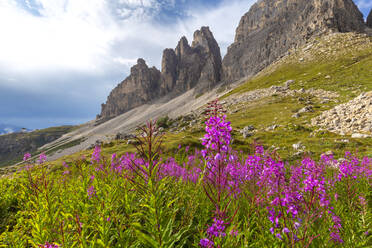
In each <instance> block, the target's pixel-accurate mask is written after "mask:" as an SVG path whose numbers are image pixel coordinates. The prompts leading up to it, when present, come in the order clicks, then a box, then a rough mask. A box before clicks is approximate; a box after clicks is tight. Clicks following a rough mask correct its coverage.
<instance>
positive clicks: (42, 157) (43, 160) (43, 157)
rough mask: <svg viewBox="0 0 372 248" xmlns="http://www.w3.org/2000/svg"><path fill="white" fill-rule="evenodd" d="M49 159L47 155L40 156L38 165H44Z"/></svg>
mask: <svg viewBox="0 0 372 248" xmlns="http://www.w3.org/2000/svg"><path fill="white" fill-rule="evenodd" d="M46 159H47V157H46V155H45V153H41V154H40V156H39V159H38V163H39V164H42V163H44V162H45V161H46Z"/></svg>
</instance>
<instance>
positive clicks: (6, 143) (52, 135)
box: [0, 126, 76, 167]
mask: <svg viewBox="0 0 372 248" xmlns="http://www.w3.org/2000/svg"><path fill="white" fill-rule="evenodd" d="M75 128H76V127H75V126H60V127H50V128H45V129H40V130H35V131H32V132H28V133H11V134H6V135H0V167H1V166H7V165H12V164H15V163H17V162H20V161H22V157H23V154H25V153H26V152H30V153H35V152H37V149H38V148H39V147H41V146H43V145H45V144H46V143H49V142H52V141H54V140H56V139H58V138H60V137H61V136H62V135H63V134H65V133H68V132H70V131H72V130H74V129H75Z"/></svg>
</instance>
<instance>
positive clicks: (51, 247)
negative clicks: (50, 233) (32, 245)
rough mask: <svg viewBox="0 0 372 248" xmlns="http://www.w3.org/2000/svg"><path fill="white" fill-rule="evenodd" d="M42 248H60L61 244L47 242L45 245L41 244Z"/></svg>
mask: <svg viewBox="0 0 372 248" xmlns="http://www.w3.org/2000/svg"><path fill="white" fill-rule="evenodd" d="M39 247H40V248H59V245H56V244H51V243H49V242H46V243H45V244H44V245H39Z"/></svg>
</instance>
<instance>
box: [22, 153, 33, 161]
mask: <svg viewBox="0 0 372 248" xmlns="http://www.w3.org/2000/svg"><path fill="white" fill-rule="evenodd" d="M30 158H31V154H30V153H25V155H24V156H23V161H27V160H29V159H30Z"/></svg>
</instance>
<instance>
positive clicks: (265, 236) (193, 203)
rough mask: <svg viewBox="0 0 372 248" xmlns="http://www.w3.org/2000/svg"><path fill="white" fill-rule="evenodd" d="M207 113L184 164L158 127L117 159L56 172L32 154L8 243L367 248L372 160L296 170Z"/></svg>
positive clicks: (3, 184) (348, 158)
mask: <svg viewBox="0 0 372 248" xmlns="http://www.w3.org/2000/svg"><path fill="white" fill-rule="evenodd" d="M206 117H207V118H206V121H205V125H206V128H205V131H206V134H205V135H204V137H203V138H202V145H203V149H202V150H197V149H195V151H192V149H190V147H182V146H181V145H180V146H179V147H178V150H179V153H181V151H182V153H183V154H182V156H174V157H170V158H167V157H165V156H163V155H162V153H161V144H162V133H161V132H159V130H158V129H157V125H156V122H150V123H148V124H147V125H146V126H144V127H141V128H139V133H138V135H137V136H136V143H135V146H136V147H137V152H136V153H126V154H120V153H114V154H112V155H111V156H110V157H108V158H107V157H105V156H103V153H102V148H101V147H99V146H97V147H95V149H94V150H93V152H92V155H91V157H89V158H86V157H81V158H79V159H77V160H76V161H66V162H64V163H62V166H60V170H59V169H54V171H50V170H49V168H48V166H47V165H48V164H47V161H46V160H47V159H46V156H45V154H41V155H40V157H39V159H38V160H37V161H36V163H35V164H32V163H31V162H30V160H31V155H30V154H25V156H24V161H25V163H26V166H27V167H26V170H24V171H22V172H20V174H19V176H17V177H14V178H13V179H9V180H8V179H1V180H0V193H1V194H0V199H1V204H3V205H1V204H0V210H1V211H2V210H4V209H9V210H11V211H15V212H14V213H11V214H9V215H7V216H6V218H5V221H7V220H8V219H9V222H8V224H7V225H8V226H9V227H8V226H7V227H5V228H4V227H3V226H2V225H0V231H1V232H0V233H1V234H0V244H1V245H2V244H4V245H5V246H9V247H45V248H56V247H95V246H97V245H100V246H102V247H178V246H180V247H181V246H183V247H197V246H199V247H205V248H215V247H245V246H247V244H249V245H251V246H252V247H265V246H267V244H272V245H273V246H277V247H284V246H285V247H320V246H322V247H323V246H327V245H329V246H331V247H333V246H335V245H339V244H343V245H345V246H348V247H368V244H369V243H368V242H370V224H369V223H371V222H370V221H371V216H372V215H371V209H370V208H368V204H369V199H370V187H371V179H372V178H371V175H372V170H371V167H372V159H371V158H367V157H365V158H361V159H360V158H358V157H356V156H353V155H352V154H351V153H348V152H347V153H346V154H345V157H344V158H343V159H342V160H336V159H334V158H333V157H332V156H325V155H323V156H322V157H321V158H320V160H315V159H313V158H310V157H304V158H303V159H302V160H300V161H297V162H293V163H291V164H289V163H286V162H284V161H281V160H280V159H278V158H277V157H276V156H275V155H273V154H269V153H268V152H267V151H265V149H264V147H263V146H256V147H255V149H254V152H253V154H249V155H247V156H244V155H243V154H242V153H240V152H237V151H234V150H233V148H232V146H231V143H232V135H231V132H232V128H231V124H230V122H228V121H227V117H226V116H225V113H224V111H223V108H222V107H221V106H220V105H219V104H218V102H217V101H214V102H212V103H210V105H209V108H208V110H207V111H206ZM9 192H14V193H12V194H11V195H10V194H9ZM3 212H5V211H3ZM3 212H1V213H3ZM12 216H17V219H15V218H14V217H13V219H12ZM0 224H1V223H0ZM356 234H358V235H356ZM359 234H360V235H359ZM52 242H53V243H52Z"/></svg>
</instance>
